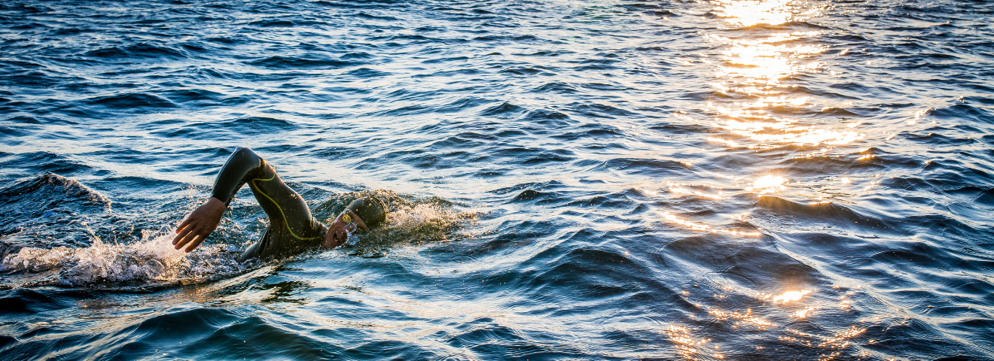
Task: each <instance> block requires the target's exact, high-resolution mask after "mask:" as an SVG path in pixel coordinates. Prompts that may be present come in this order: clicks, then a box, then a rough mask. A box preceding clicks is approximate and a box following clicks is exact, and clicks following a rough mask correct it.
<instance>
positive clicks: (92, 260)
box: [0, 231, 246, 287]
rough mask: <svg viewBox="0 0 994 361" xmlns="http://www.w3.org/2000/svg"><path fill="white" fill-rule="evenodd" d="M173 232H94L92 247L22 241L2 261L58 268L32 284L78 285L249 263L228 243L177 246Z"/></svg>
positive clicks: (165, 281)
mask: <svg viewBox="0 0 994 361" xmlns="http://www.w3.org/2000/svg"><path fill="white" fill-rule="evenodd" d="M171 235H172V232H168V231H160V232H157V233H154V234H150V233H149V232H142V239H141V240H139V241H138V242H135V243H131V244H111V243H105V242H103V241H102V240H101V239H100V238H94V239H93V242H92V244H91V245H90V246H89V247H84V248H70V247H55V248H48V249H46V248H35V247H24V248H21V249H20V250H19V251H17V252H16V253H11V254H8V255H7V256H6V257H4V259H3V261H2V262H0V271H3V272H32V273H39V272H45V271H57V272H56V274H54V275H52V276H50V277H48V278H46V279H44V280H42V281H39V282H37V283H36V284H33V285H39V286H42V285H45V286H62V287H79V286H98V285H102V286H108V285H121V284H132V285H133V284H140V285H142V286H143V287H161V286H171V285H186V284H194V283H200V282H205V281H209V280H215V279H219V278H223V277H227V276H230V275H234V274H237V273H240V272H242V271H244V270H245V269H246V266H245V265H242V264H239V263H238V262H237V261H236V260H235V257H234V254H235V253H236V252H237V250H236V249H234V247H232V246H229V245H218V244H214V245H205V246H201V247H199V248H197V251H196V252H192V253H189V254H186V253H184V252H182V251H177V250H175V249H173V247H172V243H171V242H170V240H171V239H172V236H171Z"/></svg>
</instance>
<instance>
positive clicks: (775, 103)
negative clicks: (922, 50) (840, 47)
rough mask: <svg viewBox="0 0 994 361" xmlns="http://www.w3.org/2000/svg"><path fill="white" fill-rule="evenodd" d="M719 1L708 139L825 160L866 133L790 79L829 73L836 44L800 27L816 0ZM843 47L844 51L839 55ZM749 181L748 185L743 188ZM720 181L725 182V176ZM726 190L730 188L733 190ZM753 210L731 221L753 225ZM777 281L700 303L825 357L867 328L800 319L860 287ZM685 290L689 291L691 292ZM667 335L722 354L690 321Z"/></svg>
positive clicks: (773, 178) (670, 217)
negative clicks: (828, 329) (832, 295)
mask: <svg viewBox="0 0 994 361" xmlns="http://www.w3.org/2000/svg"><path fill="white" fill-rule="evenodd" d="M716 4H717V5H716V8H715V9H714V13H716V14H717V15H718V16H719V17H720V18H721V19H722V20H723V21H724V22H725V23H726V24H725V25H726V26H725V27H723V28H721V29H718V30H714V31H712V33H711V34H705V35H704V38H705V39H706V40H707V41H709V42H711V43H712V44H714V46H715V48H716V49H717V50H716V51H715V54H711V56H705V57H703V58H704V59H705V60H704V61H705V62H707V63H711V64H712V65H713V66H714V75H715V78H714V79H713V80H712V81H710V82H709V86H710V87H711V88H712V89H713V90H714V93H713V94H714V96H713V97H711V98H710V99H708V100H707V102H706V103H705V104H703V106H704V108H705V109H706V110H707V111H708V112H709V113H710V114H712V116H713V118H712V121H711V127H712V129H714V130H716V132H714V133H715V134H712V135H710V136H709V137H708V138H707V140H708V142H712V143H717V144H720V145H722V146H725V147H728V148H735V149H741V148H747V149H782V148H787V149H788V150H789V149H791V148H801V149H796V154H797V157H812V156H824V155H825V154H826V153H827V152H829V151H830V150H831V149H832V148H833V147H840V146H846V145H850V144H852V143H854V142H857V141H858V140H860V139H862V138H863V137H864V134H863V133H861V132H860V131H859V130H858V129H859V127H860V126H861V125H862V123H860V122H852V121H848V120H845V119H841V118H840V117H838V116H835V115H833V114H836V113H838V114H850V113H848V112H847V111H845V110H844V109H837V108H835V105H834V104H829V105H826V104H819V100H820V99H819V96H817V95H816V94H813V93H810V92H808V91H806V90H805V88H799V87H796V86H794V84H792V83H795V82H796V79H800V78H803V79H816V77H815V76H813V75H817V74H819V73H821V72H823V71H824V70H823V67H824V66H825V64H824V59H825V58H827V56H826V55H824V53H825V52H826V51H827V50H829V47H828V46H825V45H821V44H822V42H820V41H817V40H818V39H817V38H818V37H819V36H821V35H822V34H823V32H824V31H822V30H813V31H807V30H800V31H797V30H795V29H803V28H804V25H803V24H802V22H803V21H806V20H808V19H809V18H810V17H812V16H815V15H817V14H818V12H819V11H821V10H820V9H818V8H814V9H810V8H809V7H810V5H811V4H808V3H804V2H802V1H795V0H745V1H740V0H716ZM794 21H797V22H798V23H797V24H798V25H797V26H794V25H793V24H792V25H791V26H790V27H789V28H787V27H776V26H777V25H780V24H785V23H788V22H794ZM760 25H766V26H760ZM812 40H814V41H812ZM845 53H846V51H842V52H840V53H838V54H837V55H835V56H842V55H845ZM826 75H827V74H826ZM848 105H851V103H848V104H846V106H848ZM924 114H926V111H918V112H917V113H915V114H914V118H915V119H918V118H921V117H922V116H923V115H924ZM840 120H841V121H840ZM740 154H745V153H740ZM872 157H873V155H872V154H866V158H865V159H863V160H871V159H872ZM839 176H840V177H838V178H835V179H838V182H840V183H841V184H843V185H848V184H851V183H852V180H851V179H850V178H849V177H845V176H842V175H839ZM718 178H723V177H718ZM726 180H734V181H735V182H736V183H737V184H736V186H735V187H741V188H738V189H739V190H742V191H745V192H747V193H752V194H754V195H759V196H762V195H766V194H770V193H783V192H787V191H788V185H790V184H791V182H790V181H788V179H786V178H785V177H784V175H780V174H776V172H774V173H772V174H754V175H742V176H731V177H727V178H726ZM742 181H745V182H746V184H745V185H742V183H740V182H742ZM718 182H719V183H718V184H721V183H720V182H722V181H721V180H718ZM666 187H667V188H668V190H669V192H670V193H671V194H675V195H679V196H692V197H698V198H701V199H706V200H711V201H723V200H725V199H734V198H735V197H736V196H737V194H735V192H732V191H731V190H734V189H735V188H731V187H730V188H729V189H727V190H726V189H723V188H721V187H720V186H710V185H707V186H705V185H694V184H678V183H672V182H670V183H666ZM790 188H791V189H790V191H791V192H792V193H791V195H794V193H796V192H795V190H797V189H803V188H804V187H803V183H798V184H797V185H796V186H793V187H790ZM725 191H729V192H727V193H728V194H727V195H726V194H725V193H726V192H725ZM817 201H818V202H819V203H818V204H820V203H827V201H825V200H824V199H823V198H818V199H817ZM659 214H660V216H661V218H662V220H663V221H664V222H665V223H666V224H668V225H671V226H675V227H678V228H682V229H686V230H690V231H693V232H708V233H715V234H725V235H730V236H739V237H741V236H752V237H760V236H761V235H762V233H761V232H760V231H758V230H756V231H753V230H749V231H740V230H736V229H731V228H729V227H728V226H719V225H712V224H707V223H703V222H700V221H698V220H694V219H692V218H690V217H693V216H688V215H678V214H675V213H671V212H660V213H659ZM747 215H748V213H746V214H745V215H738V216H733V217H732V218H733V219H736V220H737V221H739V222H743V223H748V222H747V220H746V218H747ZM775 286H781V287H783V286H786V287H785V289H783V290H781V291H779V292H778V293H759V294H754V295H752V296H753V297H754V299H753V300H754V301H756V302H757V303H758V305H757V304H748V305H743V304H742V303H737V302H736V303H732V305H729V303H731V302H728V301H727V300H725V297H726V296H727V294H724V293H722V294H715V295H713V299H712V300H711V302H707V303H704V304H705V305H699V306H698V307H701V308H702V309H703V310H706V311H707V314H708V316H709V317H710V318H713V320H714V321H717V322H722V323H727V324H729V326H731V327H733V328H745V329H747V330H749V331H748V332H752V331H768V336H769V338H771V339H778V340H779V341H781V342H785V343H792V344H801V345H806V346H808V347H813V348H821V349H824V350H825V351H824V352H825V353H824V354H822V355H821V358H825V359H831V358H835V357H838V356H839V355H841V354H842V351H843V349H845V348H847V347H851V340H852V339H853V338H854V337H857V336H859V335H860V334H862V333H863V332H865V331H866V329H865V328H861V327H857V326H850V327H848V328H845V329H843V330H841V331H835V332H833V333H831V334H828V335H826V334H821V335H819V334H811V333H805V332H802V331H798V330H797V329H796V328H795V327H793V326H792V325H794V324H795V322H797V321H804V320H806V319H808V318H809V317H812V316H813V315H814V314H815V313H816V312H819V310H825V313H824V314H819V317H828V316H827V315H828V314H830V313H831V312H839V309H841V310H842V311H843V312H844V311H845V310H847V309H849V307H850V306H851V296H852V293H851V292H850V293H846V294H842V295H840V296H839V298H838V299H836V300H829V301H827V303H826V301H825V300H820V301H819V300H818V299H817V298H815V297H814V296H813V295H814V294H816V293H820V292H819V291H818V290H815V289H808V288H804V287H797V286H796V285H790V286H787V285H775ZM695 287H696V285H695ZM723 291H724V292H733V291H732V290H723ZM830 292H831V291H830ZM747 293H748V291H747ZM683 295H684V296H688V293H687V292H684V293H683ZM820 296H822V297H824V295H820ZM836 302H837V303H836ZM708 303H710V305H707V304H708ZM749 306H752V307H749ZM836 307H837V308H836ZM833 309H834V310H833ZM667 333H668V334H669V336H670V340H671V341H672V342H673V343H674V344H676V345H677V349H678V350H679V351H680V354H681V356H683V357H684V358H688V359H702V358H719V357H720V356H717V355H707V354H705V352H706V351H717V347H718V345H716V344H717V343H720V342H719V341H714V342H712V341H711V340H710V339H707V338H703V337H700V336H696V337H695V336H694V335H693V334H692V332H691V330H690V329H688V328H687V327H682V326H670V328H669V330H667ZM756 349H757V350H762V349H763V347H762V346H757V348H756Z"/></svg>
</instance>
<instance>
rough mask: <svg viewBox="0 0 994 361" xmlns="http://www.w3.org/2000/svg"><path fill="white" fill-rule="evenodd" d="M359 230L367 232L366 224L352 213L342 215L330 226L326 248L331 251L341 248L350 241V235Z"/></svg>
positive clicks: (326, 238) (326, 236)
mask: <svg viewBox="0 0 994 361" xmlns="http://www.w3.org/2000/svg"><path fill="white" fill-rule="evenodd" d="M359 229H362V230H366V229H367V228H366V223H365V222H363V221H362V219H360V218H359V217H358V216H356V215H355V213H353V212H352V211H347V213H342V214H340V215H339V216H338V217H335V220H334V221H332V222H331V224H329V225H328V233H325V235H324V248H327V249H331V248H335V247H338V246H341V245H342V244H344V243H345V242H346V241H348V237H349V233H351V232H355V231H357V230H359Z"/></svg>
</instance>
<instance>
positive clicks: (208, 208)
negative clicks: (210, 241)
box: [173, 197, 227, 252]
mask: <svg viewBox="0 0 994 361" xmlns="http://www.w3.org/2000/svg"><path fill="white" fill-rule="evenodd" d="M226 208H227V206H226V205H225V204H224V203H223V202H221V201H220V200H218V199H217V198H213V197H212V198H210V199H208V200H207V202H204V204H202V205H200V207H197V209H195V210H193V212H191V213H190V215H189V216H187V217H186V219H185V220H183V222H182V223H180V225H179V227H176V233H177V235H176V237H174V238H173V246H175V247H176V249H181V248H183V247H184V246H187V249H186V251H187V252H190V251H193V250H194V249H195V248H197V246H199V245H200V243H203V241H204V240H205V239H207V236H209V235H210V234H211V233H213V232H214V229H216V228H217V225H218V224H219V223H221V216H223V215H224V210H225V209H226Z"/></svg>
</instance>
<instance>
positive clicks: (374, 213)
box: [345, 197, 387, 228]
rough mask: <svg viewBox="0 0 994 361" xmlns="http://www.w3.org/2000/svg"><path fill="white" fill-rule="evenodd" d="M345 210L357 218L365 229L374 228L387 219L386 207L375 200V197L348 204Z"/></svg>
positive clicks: (381, 202)
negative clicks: (363, 224)
mask: <svg viewBox="0 0 994 361" xmlns="http://www.w3.org/2000/svg"><path fill="white" fill-rule="evenodd" d="M345 210H346V211H348V210H351V211H352V212H353V213H355V215H357V216H359V218H360V219H362V221H363V222H364V223H366V227H369V228H373V227H374V226H376V225H378V224H380V222H383V221H385V220H386V219H387V214H386V206H385V205H384V204H383V201H381V200H379V199H377V198H376V197H362V198H359V199H356V200H354V201H352V203H349V206H348V207H345Z"/></svg>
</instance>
